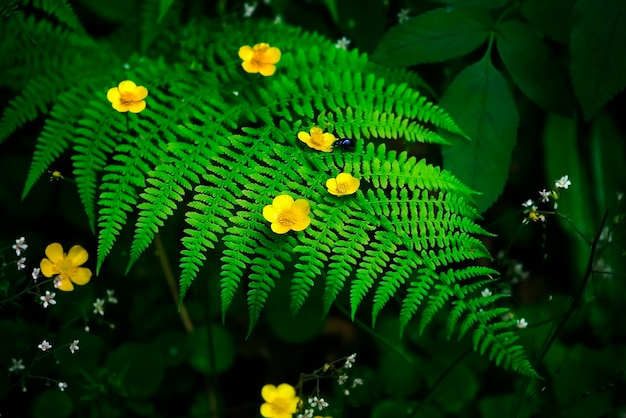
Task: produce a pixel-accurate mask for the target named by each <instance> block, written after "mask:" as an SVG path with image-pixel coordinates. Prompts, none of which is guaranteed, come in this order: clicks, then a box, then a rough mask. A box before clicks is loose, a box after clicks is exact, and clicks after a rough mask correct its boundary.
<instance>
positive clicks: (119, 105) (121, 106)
mask: <svg viewBox="0 0 626 418" xmlns="http://www.w3.org/2000/svg"><path fill="white" fill-rule="evenodd" d="M113 109H115V110H117V111H118V112H128V106H127V105H125V104H124V103H122V102H121V101H119V102H115V103H113Z"/></svg>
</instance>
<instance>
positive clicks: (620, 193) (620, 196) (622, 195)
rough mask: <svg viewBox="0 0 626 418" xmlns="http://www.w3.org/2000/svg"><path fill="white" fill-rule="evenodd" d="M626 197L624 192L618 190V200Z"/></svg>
mask: <svg viewBox="0 0 626 418" xmlns="http://www.w3.org/2000/svg"><path fill="white" fill-rule="evenodd" d="M623 198H624V192H617V201H618V202H621V201H622V199H623Z"/></svg>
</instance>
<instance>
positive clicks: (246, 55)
mask: <svg viewBox="0 0 626 418" xmlns="http://www.w3.org/2000/svg"><path fill="white" fill-rule="evenodd" d="M239 58H241V59H242V60H243V62H242V63H241V66H242V67H243V69H244V71H245V72H247V73H261V75H264V76H268V75H272V74H274V72H275V71H276V65H274V64H276V63H277V62H278V61H280V49H278V48H276V47H275V46H273V47H271V48H270V44H266V43H261V44H256V45H255V46H253V47H250V46H248V45H244V46H242V47H241V48H239Z"/></svg>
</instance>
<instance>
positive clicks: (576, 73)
mask: <svg viewBox="0 0 626 418" xmlns="http://www.w3.org/2000/svg"><path fill="white" fill-rule="evenodd" d="M571 39H572V44H571V51H572V67H571V73H572V80H573V82H574V91H575V92H576V96H577V97H578V100H579V101H580V103H581V105H582V108H583V112H584V115H585V119H587V120H588V119H590V118H591V117H592V116H593V115H594V114H595V113H596V112H597V111H598V110H599V109H600V108H601V107H602V106H604V104H605V103H606V102H607V101H609V99H611V97H613V96H614V95H615V94H616V93H617V92H619V91H621V90H622V89H623V88H624V87H626V54H625V53H624V45H626V2H624V1H623V0H603V1H596V0H579V1H578V2H577V3H576V7H575V8H574V14H573V27H572V38H571Z"/></svg>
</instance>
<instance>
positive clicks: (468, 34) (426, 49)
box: [372, 8, 493, 67]
mask: <svg viewBox="0 0 626 418" xmlns="http://www.w3.org/2000/svg"><path fill="white" fill-rule="evenodd" d="M492 28H493V20H492V18H491V15H490V14H489V12H488V11H487V10H486V9H469V8H451V9H435V10H432V11H430V12H427V13H424V14H422V15H419V16H416V17H414V18H413V19H410V20H408V21H407V22H405V23H401V24H399V25H397V26H394V27H393V28H391V29H390V30H389V32H387V33H386V34H385V35H384V36H383V39H382V41H381V42H380V44H379V45H378V48H377V49H376V52H374V55H373V56H372V60H373V61H376V62H379V63H381V64H385V65H391V66H398V67H406V66H410V65H416V64H422V63H426V62H439V61H445V60H448V59H450V58H455V57H460V56H462V55H465V54H467V53H469V52H472V51H473V50H475V49H476V48H478V47H479V46H480V45H482V44H483V43H484V42H485V40H486V39H487V37H488V36H489V33H490V31H491V30H492Z"/></svg>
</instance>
